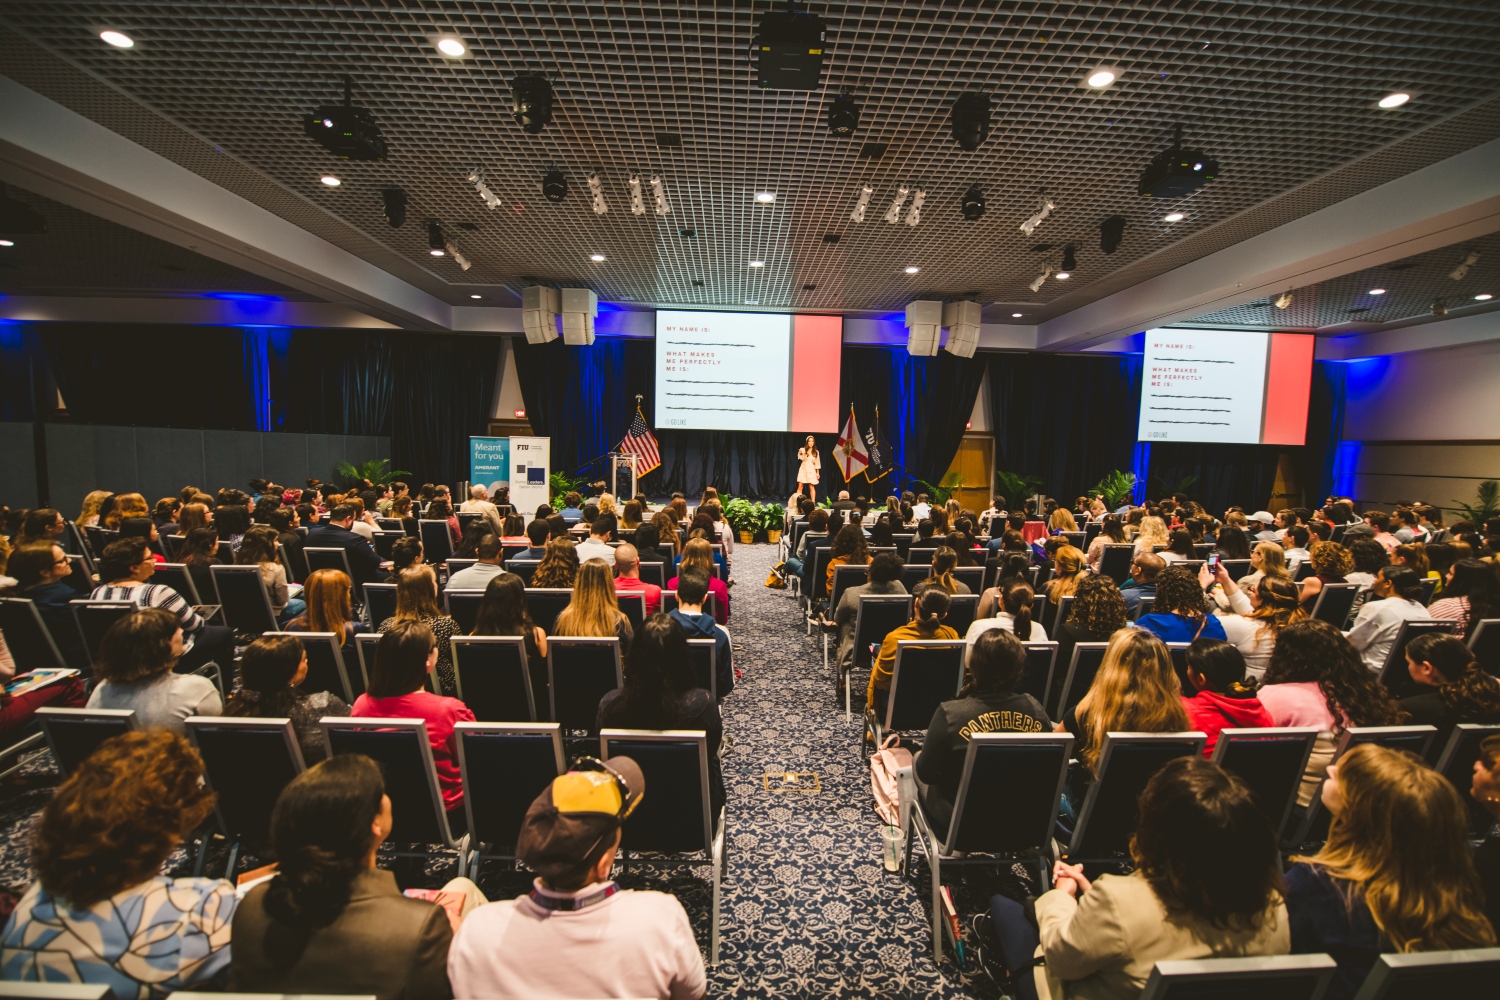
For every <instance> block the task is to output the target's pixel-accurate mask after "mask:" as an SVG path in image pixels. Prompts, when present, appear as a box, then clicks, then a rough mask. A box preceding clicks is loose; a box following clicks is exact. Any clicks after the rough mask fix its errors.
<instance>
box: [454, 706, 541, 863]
mask: <svg viewBox="0 0 1500 1000" xmlns="http://www.w3.org/2000/svg"><path fill="white" fill-rule="evenodd" d="M453 733H454V736H455V737H456V739H457V743H458V767H459V771H460V772H461V773H462V775H463V782H464V814H465V816H466V817H467V819H468V821H469V844H470V846H471V847H472V848H473V849H472V850H471V851H470V853H469V856H468V859H467V871H468V874H469V877H470V878H472V879H478V878H479V867H480V865H482V864H483V863H484V862H486V861H491V860H505V861H514V860H515V856H516V837H517V836H518V835H519V834H520V832H521V822H522V821H523V820H524V819H525V818H526V811H527V810H528V809H530V808H531V803H532V802H533V801H534V800H535V799H536V797H537V796H538V795H540V794H541V793H542V789H544V788H546V787H547V786H548V785H549V784H551V782H552V779H553V778H555V777H557V776H558V775H559V774H562V773H563V772H564V771H565V770H566V769H567V764H566V763H565V762H564V757H563V745H562V732H561V729H560V727H559V726H558V725H557V723H555V722H526V723H514V722H512V723H496V722H460V723H458V724H457V725H456V726H454V727H453Z"/></svg>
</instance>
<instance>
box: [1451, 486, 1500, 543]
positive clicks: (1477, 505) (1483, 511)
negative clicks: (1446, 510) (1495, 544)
mask: <svg viewBox="0 0 1500 1000" xmlns="http://www.w3.org/2000/svg"><path fill="white" fill-rule="evenodd" d="M1453 504H1454V507H1455V509H1457V510H1459V511H1461V512H1462V513H1463V516H1464V520H1466V521H1468V522H1469V523H1470V524H1472V525H1473V526H1474V527H1476V528H1478V529H1480V530H1481V531H1483V530H1484V525H1485V522H1486V521H1488V520H1489V519H1490V518H1492V517H1496V516H1500V482H1497V481H1496V480H1493V479H1486V480H1485V481H1484V482H1482V483H1480V484H1479V493H1478V495H1477V496H1475V498H1474V502H1473V503H1472V504H1468V503H1460V502H1459V501H1457V500H1455V501H1453Z"/></svg>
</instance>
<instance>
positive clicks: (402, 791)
mask: <svg viewBox="0 0 1500 1000" xmlns="http://www.w3.org/2000/svg"><path fill="white" fill-rule="evenodd" d="M318 725H320V726H322V727H323V743H324V745H325V746H326V747H327V749H328V756H330V757H333V756H335V755H337V754H343V753H362V754H364V755H365V756H366V757H369V758H370V759H371V760H373V761H375V763H377V764H379V765H380V771H381V774H382V775H384V777H385V793H386V794H387V795H389V796H390V797H391V812H392V814H393V815H394V818H395V825H394V826H393V827H392V828H391V835H390V837H389V843H391V844H393V845H395V847H396V854H397V855H398V856H402V857H422V858H426V857H429V856H431V854H432V845H433V844H441V845H442V846H443V847H446V848H447V849H448V850H451V851H457V852H458V859H457V860H458V871H459V874H462V873H463V870H464V858H465V855H466V853H467V848H468V843H469V837H468V835H467V834H465V835H464V836H462V837H457V838H455V837H454V836H453V831H452V829H451V828H450V827H449V825H448V814H447V812H446V811H445V810H444V808H443V793H442V788H441V787H440V786H439V785H438V779H437V768H436V767H435V765H434V764H433V760H432V744H430V743H429V742H428V741H427V723H426V722H425V721H423V720H421V719H377V718H368V719H333V718H325V719H319V720H318Z"/></svg>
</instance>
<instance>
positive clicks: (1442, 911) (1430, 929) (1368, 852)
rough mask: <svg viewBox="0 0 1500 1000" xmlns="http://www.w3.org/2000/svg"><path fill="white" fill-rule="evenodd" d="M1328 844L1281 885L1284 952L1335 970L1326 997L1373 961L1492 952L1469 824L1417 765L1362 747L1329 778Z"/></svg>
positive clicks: (1302, 860) (1355, 986)
mask: <svg viewBox="0 0 1500 1000" xmlns="http://www.w3.org/2000/svg"><path fill="white" fill-rule="evenodd" d="M1323 804H1324V805H1325V806H1327V807H1328V811H1329V812H1330V813H1331V814H1332V815H1333V820H1332V822H1331V823H1330V824H1329V828H1328V840H1327V841H1326V842H1325V843H1324V845H1323V849H1322V850H1320V851H1319V852H1318V853H1317V854H1314V855H1312V856H1311V857H1293V858H1292V862H1293V864H1292V866H1291V868H1290V869H1288V870H1287V873H1286V907H1287V912H1288V915H1289V916H1290V918H1291V935H1292V951H1293V952H1294V953H1297V954H1307V953H1316V952H1326V953H1329V954H1331V955H1332V956H1333V958H1334V960H1335V961H1336V962H1337V963H1338V970H1337V971H1336V972H1335V973H1334V978H1333V982H1332V983H1331V984H1330V985H1329V988H1328V992H1327V993H1325V994H1324V996H1325V997H1327V998H1332V1000H1347V998H1349V997H1352V996H1354V995H1355V993H1357V992H1358V991H1359V987H1360V984H1361V983H1363V982H1364V981H1365V977H1366V976H1367V975H1368V973H1369V971H1370V969H1371V968H1372V967H1373V966H1374V964H1375V960H1376V958H1377V957H1378V956H1379V954H1380V953H1381V952H1400V953H1408V954H1409V953H1412V952H1423V951H1449V950H1452V949H1458V948H1488V947H1491V946H1493V945H1494V944H1495V930H1494V928H1493V927H1492V926H1491V925H1490V922H1489V919H1488V918H1487V917H1486V916H1485V912H1484V893H1483V891H1482V890H1481V889H1480V882H1479V876H1478V874H1477V873H1476V872H1475V870H1474V862H1473V861H1472V860H1471V858H1470V851H1469V843H1468V839H1469V814H1468V810H1467V808H1466V807H1465V806H1464V802H1463V799H1462V798H1460V796H1459V793H1458V790H1457V789H1455V788H1454V787H1453V786H1452V785H1451V784H1450V783H1449V782H1448V780H1447V779H1446V778H1444V777H1443V776H1442V775H1440V774H1438V773H1437V772H1436V771H1434V770H1432V768H1430V767H1428V766H1427V765H1426V764H1424V763H1423V762H1422V761H1421V760H1420V759H1419V758H1417V757H1416V756H1415V755H1413V754H1409V753H1405V752H1402V751H1399V750H1390V749H1388V748H1386V747H1382V746H1374V745H1371V744H1364V745H1362V746H1356V747H1354V748H1352V749H1351V750H1349V752H1348V753H1346V754H1344V756H1343V757H1341V758H1340V759H1339V762H1338V763H1337V764H1335V765H1334V766H1332V767H1330V768H1329V769H1328V781H1327V782H1326V783H1325V784H1324V785H1323Z"/></svg>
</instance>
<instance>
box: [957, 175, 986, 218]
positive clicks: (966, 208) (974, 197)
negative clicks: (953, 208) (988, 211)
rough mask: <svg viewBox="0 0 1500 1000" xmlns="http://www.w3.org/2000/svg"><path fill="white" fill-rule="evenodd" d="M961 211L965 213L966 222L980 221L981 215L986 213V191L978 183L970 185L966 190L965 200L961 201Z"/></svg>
mask: <svg viewBox="0 0 1500 1000" xmlns="http://www.w3.org/2000/svg"><path fill="white" fill-rule="evenodd" d="M959 211H960V212H962V213H963V217H964V221H966V222H978V221H979V217H980V216H981V215H983V214H984V191H983V190H982V189H981V188H980V187H979V185H978V184H971V185H969V190H967V191H965V192H964V196H963V200H962V201H960V202H959Z"/></svg>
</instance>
